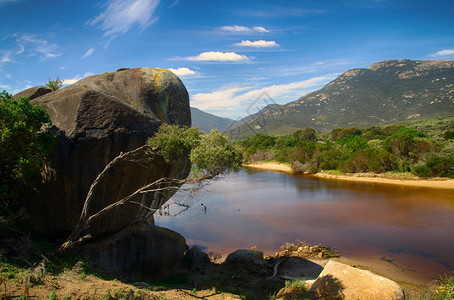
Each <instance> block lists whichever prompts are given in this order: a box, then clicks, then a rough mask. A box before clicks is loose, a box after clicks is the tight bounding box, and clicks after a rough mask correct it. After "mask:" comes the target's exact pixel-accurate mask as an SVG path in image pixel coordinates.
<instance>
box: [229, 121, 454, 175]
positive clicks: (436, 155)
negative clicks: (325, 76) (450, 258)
mask: <svg viewBox="0 0 454 300" xmlns="http://www.w3.org/2000/svg"><path fill="white" fill-rule="evenodd" d="M237 145H238V146H239V147H241V148H242V150H243V151H244V153H245V155H244V157H245V160H246V162H249V163H254V162H259V161H278V162H282V163H290V164H291V166H292V169H293V170H294V171H295V172H300V173H309V174H311V173H312V174H313V173H317V172H319V171H327V170H338V171H342V172H347V173H356V172H374V173H383V172H388V171H397V172H412V173H413V174H415V175H417V176H419V177H437V176H440V177H450V178H454V129H452V130H445V131H440V132H436V133H433V132H431V134H430V136H429V135H428V134H427V133H425V132H423V131H420V130H416V129H412V128H407V127H404V126H403V125H398V124H395V125H388V126H383V127H378V126H372V127H369V128H365V129H362V128H357V127H350V128H335V129H333V130H332V131H331V132H330V133H323V134H317V133H316V132H315V130H314V129H312V128H306V129H302V130H297V131H295V132H294V133H293V134H291V135H285V136H271V135H265V134H258V135H255V136H253V137H248V138H245V139H243V140H240V141H238V142H237Z"/></svg>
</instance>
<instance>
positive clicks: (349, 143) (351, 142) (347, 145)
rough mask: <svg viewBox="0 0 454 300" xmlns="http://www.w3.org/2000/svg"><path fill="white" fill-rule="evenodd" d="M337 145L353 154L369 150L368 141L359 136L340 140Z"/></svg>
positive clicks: (350, 136)
mask: <svg viewBox="0 0 454 300" xmlns="http://www.w3.org/2000/svg"><path fill="white" fill-rule="evenodd" d="M336 143H338V144H340V145H342V146H343V147H344V149H346V150H348V151H351V152H356V151H359V150H365V149H367V148H369V144H368V143H367V141H366V140H365V139H364V138H362V137H361V136H359V135H349V136H346V137H344V138H340V139H338V140H337V141H336Z"/></svg>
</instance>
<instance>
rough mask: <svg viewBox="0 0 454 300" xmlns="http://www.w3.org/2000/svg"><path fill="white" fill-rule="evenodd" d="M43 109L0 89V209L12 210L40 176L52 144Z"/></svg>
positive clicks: (7, 211) (2, 211) (48, 119)
mask: <svg viewBox="0 0 454 300" xmlns="http://www.w3.org/2000/svg"><path fill="white" fill-rule="evenodd" d="M50 125H51V120H50V117H49V115H48V114H47V112H46V110H45V109H44V108H42V107H40V106H38V105H32V104H31V103H30V100H29V99H27V98H25V97H21V98H19V99H14V98H13V97H12V96H11V95H10V94H8V93H6V92H5V91H3V92H2V93H0V165H1V169H0V203H1V208H0V213H3V214H5V213H12V212H14V211H15V209H17V208H18V206H19V205H20V204H21V197H22V196H23V195H24V193H25V192H26V190H27V189H30V188H32V187H33V186H34V185H35V184H36V183H37V182H38V180H39V179H40V173H41V170H42V167H43V165H44V162H45V160H46V158H47V156H48V154H49V153H50V152H51V150H52V149H53V147H54V146H55V143H56V141H55V138H53V137H52V136H51V134H50V133H49V132H48V131H47V130H46V128H48V127H49V126H50Z"/></svg>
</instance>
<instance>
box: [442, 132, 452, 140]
mask: <svg viewBox="0 0 454 300" xmlns="http://www.w3.org/2000/svg"><path fill="white" fill-rule="evenodd" d="M443 138H444V139H445V140H452V139H454V130H446V131H445V132H444V133H443Z"/></svg>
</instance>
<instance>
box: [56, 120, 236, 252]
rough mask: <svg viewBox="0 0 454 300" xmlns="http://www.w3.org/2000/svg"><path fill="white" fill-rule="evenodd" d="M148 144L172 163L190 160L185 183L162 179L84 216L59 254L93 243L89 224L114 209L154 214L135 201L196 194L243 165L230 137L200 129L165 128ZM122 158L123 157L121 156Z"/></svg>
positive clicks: (153, 210) (169, 126)
mask: <svg viewBox="0 0 454 300" xmlns="http://www.w3.org/2000/svg"><path fill="white" fill-rule="evenodd" d="M148 144H149V145H151V146H152V147H155V148H156V149H157V150H158V151H159V152H160V153H161V155H162V156H163V157H164V158H165V160H166V161H167V162H169V163H175V162H178V161H182V160H185V159H189V161H190V162H191V165H192V169H191V174H190V175H189V177H187V178H185V179H179V178H171V177H168V178H160V179H158V180H156V181H154V182H152V183H150V184H147V185H145V186H142V187H141V188H139V189H138V190H136V191H135V192H133V193H131V194H130V195H128V196H126V197H124V198H122V199H120V200H118V201H116V202H114V203H112V204H110V205H108V206H106V207H104V208H102V209H101V210H99V211H98V212H96V213H94V214H92V215H84V213H82V215H81V218H80V220H79V223H78V224H77V225H76V227H75V229H74V230H73V232H72V233H71V235H70V236H69V238H68V239H67V241H66V242H65V243H64V244H62V245H61V247H60V249H59V252H60V253H64V252H66V251H67V250H69V249H71V248H73V247H75V246H76V245H78V244H80V243H82V242H84V241H85V240H87V239H90V238H91V235H90V234H89V226H90V224H91V223H93V222H95V221H96V220H97V219H98V218H100V217H101V216H102V215H104V214H106V213H108V212H109V211H110V210H112V209H114V208H117V207H119V206H121V205H125V204H131V203H133V204H137V205H139V206H141V207H142V208H145V209H147V210H149V211H150V212H152V213H154V212H155V211H156V210H157V209H153V208H151V207H145V206H144V205H143V204H142V203H139V202H137V201H136V200H135V199H137V196H138V195H143V194H147V193H166V192H175V191H178V190H181V189H183V190H186V191H195V190H198V189H200V188H201V187H203V186H204V185H205V184H207V183H208V182H209V180H212V179H214V178H216V177H218V176H219V175H223V174H226V173H228V172H230V171H237V170H238V169H239V168H240V167H241V163H242V154H241V152H240V151H239V150H237V149H236V148H235V147H234V146H233V144H232V143H230V141H229V140H228V139H227V137H225V136H223V135H222V134H221V133H219V132H218V131H217V130H214V131H211V133H210V134H208V135H203V134H202V133H201V132H200V131H199V129H198V128H186V127H179V126H177V125H167V124H163V125H161V127H160V128H159V130H158V132H157V133H156V134H155V135H154V136H153V137H152V138H150V139H149V140H148ZM122 155H124V154H121V155H120V156H122ZM120 156H119V157H120ZM115 160H116V159H114V160H113V161H112V162H111V163H109V164H108V165H107V166H106V168H105V169H104V170H107V169H108V168H109V166H110V165H111V164H112V163H114V161H115ZM103 176H104V171H103V172H101V174H100V175H99V176H98V178H97V179H96V180H95V181H94V183H93V184H92V186H91V188H90V191H89V192H88V195H87V199H86V201H85V202H86V203H87V202H88V201H90V197H91V195H92V190H95V189H96V185H97V183H98V182H100V181H101V180H102V179H103ZM183 184H190V185H191V186H186V187H184V188H183V187H182V185H183ZM86 232H88V234H86Z"/></svg>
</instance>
